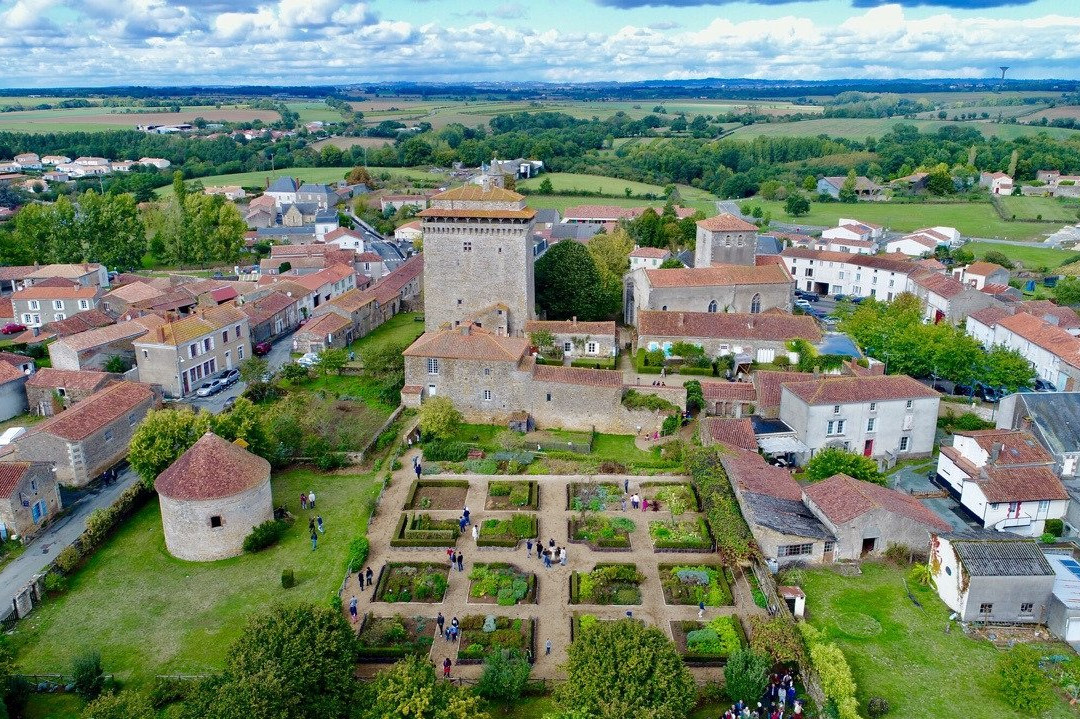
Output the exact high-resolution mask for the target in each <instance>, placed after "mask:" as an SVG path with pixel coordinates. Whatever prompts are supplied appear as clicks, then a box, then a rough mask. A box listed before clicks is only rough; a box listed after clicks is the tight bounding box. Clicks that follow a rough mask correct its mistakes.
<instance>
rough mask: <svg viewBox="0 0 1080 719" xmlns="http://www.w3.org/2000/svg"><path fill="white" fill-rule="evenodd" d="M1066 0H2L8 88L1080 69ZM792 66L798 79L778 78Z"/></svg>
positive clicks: (981, 76) (972, 76) (1016, 75)
mask: <svg viewBox="0 0 1080 719" xmlns="http://www.w3.org/2000/svg"><path fill="white" fill-rule="evenodd" d="M1073 5H1074V6H1069V4H1067V3H1064V2H1063V1H1062V0H896V1H895V2H887V1H886V0H790V1H787V0H780V1H779V2H777V1H776V0H549V1H548V2H546V3H542V4H527V3H524V2H522V1H521V0H501V1H500V2H498V3H492V2H476V1H475V0H370V1H369V2H358V1H357V0H229V1H228V2H226V0H132V1H131V2H128V3H122V4H121V3H111V2H108V1H107V0H0V23H2V24H3V27H4V28H5V29H6V33H5V35H4V37H3V38H0V68H2V69H3V72H2V73H0V87H3V88H5V89H16V88H20V89H22V88H25V89H28V90H39V89H40V90H55V89H62V88H72V89H90V88H109V87H125V86H142V87H191V86H219V87H235V86H245V85H246V86H254V85H262V86H274V87H277V86H311V85H315V86H324V85H348V84H356V83H368V84H370V83H380V82H423V83H450V84H454V83H462V82H466V83H482V82H511V83H513V82H545V83H554V84H575V85H577V84H582V83H596V82H603V83H627V82H641V81H644V80H647V79H649V78H653V79H655V80H657V81H663V80H685V81H692V80H698V79H701V78H733V79H736V78H741V79H747V80H751V79H761V80H766V79H770V78H798V79H800V80H804V81H832V80H875V81H884V80H895V79H908V80H910V81H919V80H935V79H942V78H948V79H956V80H963V81H974V80H987V81H992V80H993V79H995V78H996V77H997V72H996V68H997V67H998V66H999V65H1009V66H1011V69H1010V71H1009V78H1010V79H1011V80H1025V79H1044V78H1055V79H1059V80H1060V81H1069V80H1080V44H1077V43H1076V42H1075V37H1076V36H1077V34H1078V33H1080V4H1075V3H1074V4H1073ZM775 81H782V80H775Z"/></svg>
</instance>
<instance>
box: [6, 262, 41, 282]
mask: <svg viewBox="0 0 1080 719" xmlns="http://www.w3.org/2000/svg"><path fill="white" fill-rule="evenodd" d="M36 269H37V268H36V267H34V266H33V265H15V266H13V267H0V280H2V281H4V282H12V281H14V280H22V279H26V278H27V277H29V276H30V273H31V272H34V271H35V270H36Z"/></svg>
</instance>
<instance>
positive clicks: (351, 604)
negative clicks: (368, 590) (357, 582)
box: [349, 596, 356, 622]
mask: <svg viewBox="0 0 1080 719" xmlns="http://www.w3.org/2000/svg"><path fill="white" fill-rule="evenodd" d="M349 616H350V617H351V618H352V620H353V621H354V622H355V621H356V597H355V596H354V597H353V598H352V599H350V600H349Z"/></svg>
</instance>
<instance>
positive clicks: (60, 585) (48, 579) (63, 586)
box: [44, 572, 67, 596]
mask: <svg viewBox="0 0 1080 719" xmlns="http://www.w3.org/2000/svg"><path fill="white" fill-rule="evenodd" d="M44 583H45V592H46V593H47V594H49V595H50V596H55V595H58V594H63V593H64V592H66V591H67V577H65V576H64V575H63V574H61V573H60V572H49V573H48V574H46V575H45V582H44Z"/></svg>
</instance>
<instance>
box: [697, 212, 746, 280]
mask: <svg viewBox="0 0 1080 719" xmlns="http://www.w3.org/2000/svg"><path fill="white" fill-rule="evenodd" d="M757 231H758V228H757V226H756V225H752V224H750V223H749V222H746V221H745V220H742V219H739V218H738V217H736V216H735V215H731V214H728V213H726V212H725V213H722V214H719V215H717V216H715V217H709V218H707V219H704V220H698V222H697V238H696V240H695V243H694V267H709V266H711V265H753V264H754V255H755V253H756V250H757Z"/></svg>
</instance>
